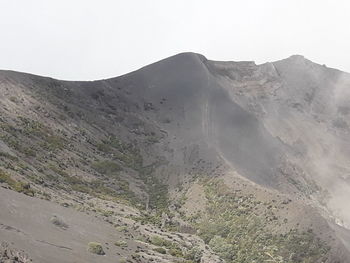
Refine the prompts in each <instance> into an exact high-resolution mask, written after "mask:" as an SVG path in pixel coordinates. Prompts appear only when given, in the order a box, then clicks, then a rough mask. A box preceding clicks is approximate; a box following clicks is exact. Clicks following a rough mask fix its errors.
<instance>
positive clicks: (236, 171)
mask: <svg viewBox="0 0 350 263" xmlns="http://www.w3.org/2000/svg"><path fill="white" fill-rule="evenodd" d="M349 84H350V77H349V75H348V74H346V73H343V72H340V71H337V70H334V69H329V68H327V67H325V66H321V65H317V64H314V63H312V62H311V61H308V60H306V59H305V58H303V57H301V56H292V57H290V58H288V59H286V60H282V61H278V62H274V63H266V64H263V65H255V64H254V63H253V62H216V61H210V60H207V59H206V58H205V57H203V56H201V55H198V54H193V53H184V54H179V55H176V56H173V57H170V58H168V59H165V60H162V61H160V62H157V63H154V64H152V65H149V66H147V67H144V68H142V69H140V70H138V71H135V72H132V73H130V74H127V75H124V76H121V77H118V78H113V79H108V80H101V81H93V82H67V81H59V80H54V79H50V78H43V77H39V76H34V75H29V74H24V73H17V72H10V71H1V72H0V89H1V93H0V96H1V102H0V103H1V104H0V111H1V119H0V129H1V137H0V158H1V159H0V161H1V166H2V168H1V174H0V182H2V183H3V186H4V187H8V188H11V189H13V190H16V191H18V192H22V193H25V194H27V195H30V196H34V198H31V197H22V198H24V199H25V200H26V201H25V202H26V204H28V206H29V205H30V203H31V202H33V205H34V203H35V202H37V200H36V198H38V197H39V198H42V199H47V200H50V201H51V202H55V203H59V204H62V205H64V206H67V207H71V208H75V209H76V210H79V211H81V212H85V213H89V214H93V215H96V216H98V217H100V218H101V220H105V221H107V222H109V223H110V224H112V225H114V226H115V227H117V229H119V230H120V227H123V226H124V227H125V229H127V230H126V231H127V234H130V233H129V232H128V231H131V232H132V235H133V238H134V239H135V240H136V239H137V240H138V241H133V242H136V243H137V244H138V245H134V243H133V242H132V243H130V244H128V249H125V250H126V251H128V252H125V251H124V250H123V251H122V252H123V253H121V252H118V249H117V250H116V251H117V252H118V253H120V255H117V254H116V255H115V257H116V258H119V259H121V260H122V259H123V258H127V260H130V261H133V262H148V260H153V261H156V262H168V261H169V262H184V261H186V260H187V261H189V260H191V261H192V262H199V261H200V260H202V261H203V262H219V261H220V260H226V262H262V261H266V260H274V261H275V262H348V255H349V251H348V244H349V239H348V237H349V234H347V233H348V232H347V231H348V230H347V224H348V223H347V222H349V220H350V217H349V214H348V210H347V208H346V206H345V205H344V203H345V200H346V197H347V196H348V195H349V189H348V180H347V176H348V169H349V168H348V162H347V161H348V160H349V157H350V153H349V150H348V149H350V148H349V147H347V146H348V142H347V140H346V138H347V135H348V132H349V127H348V125H349V121H350V120H349V115H348V114H349V112H350V111H348V108H349V105H350V104H349V102H350V101H349V100H350V96H349V94H348V92H349V91H348V88H347V87H349ZM0 195H2V196H3V197H4V200H7V199H8V192H0ZM16 198H17V197H16ZM18 198H19V197H18ZM45 204H47V205H49V204H50V203H45ZM52 206H53V207H55V206H54V205H53V204H52ZM36 209H38V212H39V210H40V209H39V208H36ZM52 209H53V208H52ZM57 209H58V208H57ZM60 209H61V208H60ZM126 209H127V211H128V212H125V211H126ZM63 210H64V209H63ZM63 210H62V211H63ZM4 211H5V210H4ZM55 211H56V208H55V209H54V210H52V212H50V213H58V214H60V213H61V212H60V211H61V210H59V209H58V210H57V212H55ZM62 213H64V212H62ZM78 214H79V213H77V215H76V216H77V217H78V216H81V217H84V216H83V215H78ZM47 216H48V215H47ZM58 216H59V215H58ZM11 217H14V215H11V213H10V212H9V211H8V212H6V213H5V212H4V214H1V215H0V223H2V222H3V221H5V220H11V219H10V218H11ZM72 218H74V217H73V214H72ZM31 220H32V221H31V223H32V224H35V221H36V218H31ZM72 220H73V219H72ZM23 223H24V222H23V221H19V223H18V225H17V226H16V228H19V229H20V225H21V224H23ZM3 224H4V223H3ZM45 224H48V225H50V222H48V221H47V219H46V221H45ZM145 226H146V227H145ZM50 227H53V226H51V225H50ZM89 229H90V231H91V237H90V239H100V237H101V238H102V236H104V235H101V236H99V238H94V235H95V233H96V231H97V232H99V230H98V229H97V228H96V229H94V227H93V226H91V227H89ZM125 229H124V230H123V231H125ZM33 231H34V232H33V233H32V235H34V236H35V235H36V233H35V230H33ZM50 231H52V230H48V233H50V234H48V235H51V232H50ZM116 231H117V230H116ZM135 231H136V232H135ZM117 232H118V231H117ZM6 233H7V232H6ZM180 233H182V234H180ZM88 234H89V233H88ZM71 235H72V236H71V238H72V239H74V240H77V241H76V242H77V243H76V247H74V248H72V249H73V252H71V254H74V253H75V254H79V253H86V255H85V256H88V255H89V252H87V251H86V250H84V252H82V250H81V248H82V247H86V246H87V244H86V242H87V237H86V238H84V239H83V238H82V239H79V241H78V239H77V237H76V236H75V234H74V231H72V233H71ZM77 235H78V234H77ZM115 235H116V236H115V237H113V238H114V239H117V238H120V239H127V238H130V237H128V236H125V233H124V232H122V234H120V233H116V234H115ZM118 235H119V236H118ZM123 235H124V236H123ZM178 235H180V236H181V238H180V239H179V237H178ZM154 236H156V237H157V238H158V242H157V241H155V240H154ZM1 238H2V241H8V242H9V241H10V242H13V245H14V246H17V247H18V248H19V249H24V250H27V251H26V252H27V253H28V254H29V256H30V254H31V251H32V250H34V249H36V250H37V251H36V252H35V253H34V252H33V253H32V255H33V256H32V257H33V259H36V260H37V261H38V260H39V262H41V261H40V259H39V255H40V254H41V253H40V251H41V250H42V249H43V248H42V247H41V246H39V244H37V247H35V246H34V247H26V246H24V245H23V244H24V243H26V242H24V243H23V241H22V242H21V241H20V239H19V237H18V236H17V237H16V236H15V235H12V234H8V235H7V236H5V235H4V237H2V236H1ZM59 238H60V237H59V236H57V239H59ZM62 239H64V237H63V236H62ZM107 239H108V238H107V237H106V240H91V241H96V242H97V241H98V242H101V243H104V242H108V243H109V242H111V241H110V240H109V239H108V240H107ZM159 240H162V241H159ZM59 241H60V242H63V240H57V242H58V243H60V242H59ZM115 242H117V240H116V241H115ZM128 242H129V241H128ZM130 242H131V241H130ZM205 243H206V244H207V245H208V246H206V245H205ZM298 244H303V246H301V247H300V246H298ZM119 245H120V244H119ZM135 246H136V247H135ZM117 248H118V246H117ZM79 249H80V250H79ZM162 249H163V250H162ZM117 252H116V253H117ZM43 253H44V252H43ZM113 253H114V252H113ZM106 254H107V256H102V257H103V258H106V257H108V253H106ZM57 255H58V256H60V255H62V257H65V256H64V253H63V252H62V253H61V252H60V250H59V249H58V248H57ZM65 258H67V260H68V261H69V259H68V256H67V257H65ZM52 260H53V261H51V262H54V261H55V259H52ZM57 262H62V261H57Z"/></svg>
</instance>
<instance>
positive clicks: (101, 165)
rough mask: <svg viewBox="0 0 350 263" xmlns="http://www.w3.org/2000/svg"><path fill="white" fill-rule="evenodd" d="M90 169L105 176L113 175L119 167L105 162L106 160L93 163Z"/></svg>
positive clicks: (113, 163)
mask: <svg viewBox="0 0 350 263" xmlns="http://www.w3.org/2000/svg"><path fill="white" fill-rule="evenodd" d="M92 168H93V169H95V170H96V171H97V172H99V173H100V174H105V175H111V174H115V173H118V172H119V171H120V170H121V167H120V166H119V165H118V164H117V163H115V162H111V161H107V160H106V161H99V162H95V163H93V164H92Z"/></svg>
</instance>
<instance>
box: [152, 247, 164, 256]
mask: <svg viewBox="0 0 350 263" xmlns="http://www.w3.org/2000/svg"><path fill="white" fill-rule="evenodd" d="M153 250H154V251H156V252H158V253H160V254H166V250H165V249H164V248H162V247H156V248H154V249H153Z"/></svg>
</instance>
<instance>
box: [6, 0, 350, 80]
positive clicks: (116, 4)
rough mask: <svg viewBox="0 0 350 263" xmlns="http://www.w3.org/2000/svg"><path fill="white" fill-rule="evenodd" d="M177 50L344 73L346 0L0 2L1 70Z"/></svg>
mask: <svg viewBox="0 0 350 263" xmlns="http://www.w3.org/2000/svg"><path fill="white" fill-rule="evenodd" d="M185 51H193V52H198V53H201V54H203V55H205V56H206V57H207V58H209V59H213V60H235V61H239V60H254V61H256V63H263V62H266V61H274V60H279V59H282V58H286V57H289V56H290V55H292V54H302V55H304V56H305V57H307V58H309V59H311V60H313V61H315V62H318V63H321V64H327V66H330V67H335V68H339V69H341V70H345V71H348V72H350V1H349V0H240V1H238V0H227V1H225V0H216V1H214V0H212V1H209V0H198V1H197V0H148V1H145V0H110V1H109V0H0V69H11V70H17V71H24V72H30V73H34V74H38V75H45V76H51V77H55V78H60V79H67V80H93V79H101V78H108V77H114V76H118V75H121V74H124V73H127V72H130V71H132V70H136V69H138V68H140V67H142V66H145V65H147V64H149V63H152V62H155V61H157V60H160V59H162V58H165V57H168V56H171V55H174V54H176V53H180V52H185Z"/></svg>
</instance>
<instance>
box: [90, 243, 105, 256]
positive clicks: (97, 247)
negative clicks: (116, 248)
mask: <svg viewBox="0 0 350 263" xmlns="http://www.w3.org/2000/svg"><path fill="white" fill-rule="evenodd" d="M88 251H89V252H90V253H93V254H96V255H104V254H105V252H104V251H103V248H102V245H101V244H100V243H97V242H90V243H89V244H88Z"/></svg>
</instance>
